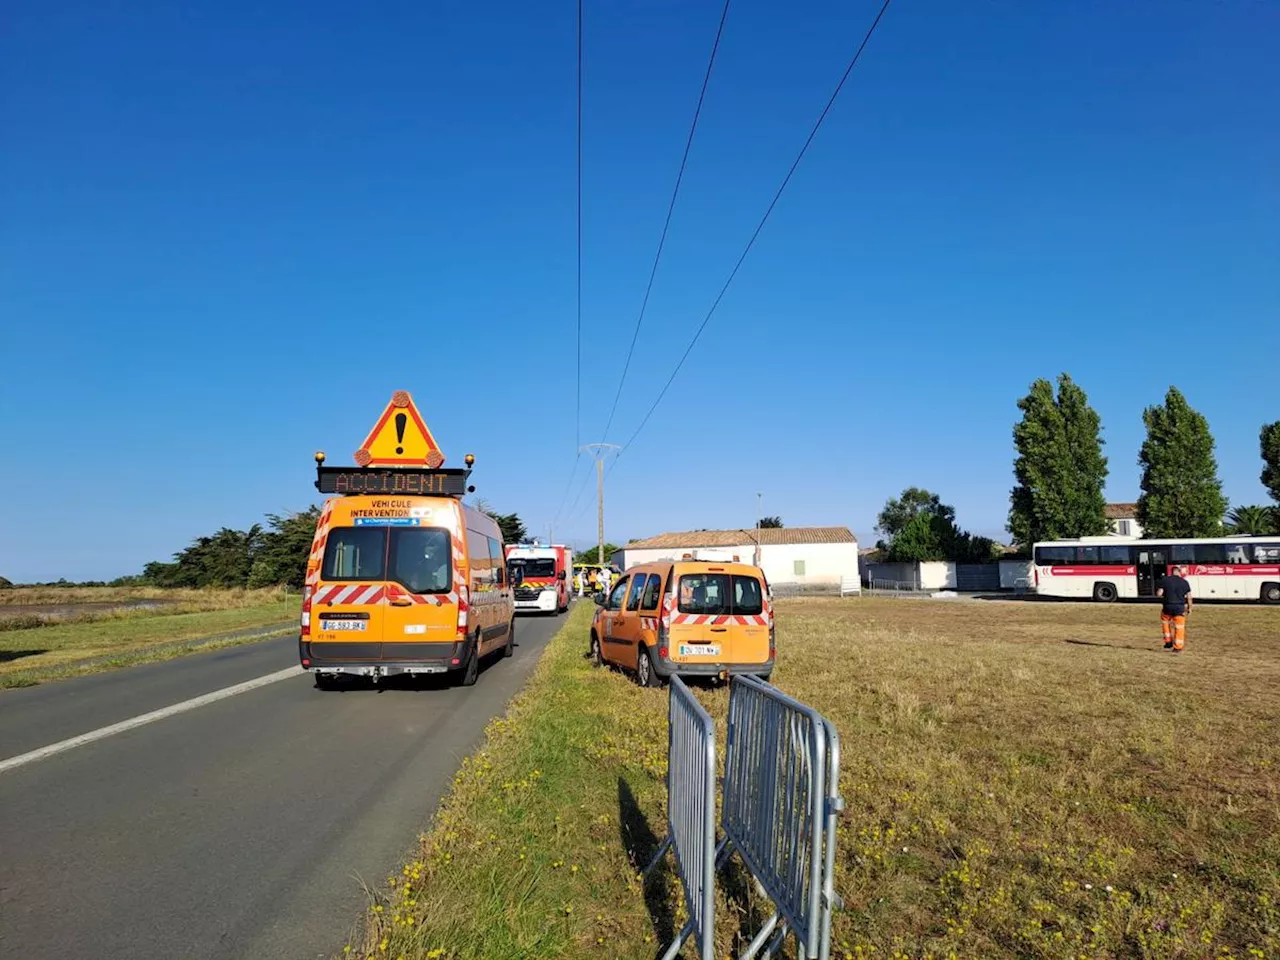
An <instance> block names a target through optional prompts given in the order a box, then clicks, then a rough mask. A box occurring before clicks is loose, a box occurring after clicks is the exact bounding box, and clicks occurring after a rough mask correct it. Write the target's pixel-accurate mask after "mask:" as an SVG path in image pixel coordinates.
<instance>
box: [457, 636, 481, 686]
mask: <svg viewBox="0 0 1280 960" xmlns="http://www.w3.org/2000/svg"><path fill="white" fill-rule="evenodd" d="M479 679H480V642H479V641H478V640H477V641H476V642H475V643H473V644H472V645H471V656H470V657H468V658H467V665H466V667H464V668H463V670H462V679H461V680H459V681H458V683H459V684H461V685H462V686H464V687H474V686H475V685H476V681H477V680H479Z"/></svg>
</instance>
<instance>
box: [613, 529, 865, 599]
mask: <svg viewBox="0 0 1280 960" xmlns="http://www.w3.org/2000/svg"><path fill="white" fill-rule="evenodd" d="M685 558H688V559H695V560H697V559H709V560H726V561H727V560H733V559H735V558H736V559H737V560H739V561H741V562H742V563H754V564H756V565H757V566H759V567H760V568H761V569H762V570H764V574H765V576H766V577H767V578H768V580H769V583H770V584H771V585H773V586H779V585H786V586H795V587H799V588H801V589H806V590H829V591H831V592H833V593H834V592H837V591H841V590H842V588H843V592H846V593H849V592H857V590H858V589H859V587H858V583H859V580H858V540H857V538H856V537H854V535H853V533H852V531H850V530H849V528H848V527H765V528H763V529H756V528H754V527H752V528H747V529H739V530H690V531H687V532H683V533H662V534H658V535H657V536H656V537H649V538H647V539H644V540H633V541H631V542H630V543H628V544H627V545H626V546H624V547H622V548H620V549H619V550H618V551H617V552H615V553H614V554H613V562H614V563H615V564H616V565H617V566H618V567H620V568H621V569H623V570H626V569H627V568H628V567H634V566H635V565H636V564H640V563H649V562H650V561H653V560H681V559H685Z"/></svg>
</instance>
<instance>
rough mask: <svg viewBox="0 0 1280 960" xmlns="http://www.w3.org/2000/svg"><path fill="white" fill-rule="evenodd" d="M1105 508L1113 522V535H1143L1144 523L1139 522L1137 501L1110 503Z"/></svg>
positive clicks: (1138, 536)
mask: <svg viewBox="0 0 1280 960" xmlns="http://www.w3.org/2000/svg"><path fill="white" fill-rule="evenodd" d="M1104 510H1105V512H1106V515H1107V520H1108V521H1109V522H1110V524H1111V534H1112V536H1116V537H1134V538H1139V539H1140V538H1141V537H1142V524H1140V523H1139V522H1138V505H1137V504H1136V503H1108V504H1107V505H1106V507H1105V508H1104Z"/></svg>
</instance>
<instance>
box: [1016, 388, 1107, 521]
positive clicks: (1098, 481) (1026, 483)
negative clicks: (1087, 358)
mask: <svg viewBox="0 0 1280 960" xmlns="http://www.w3.org/2000/svg"><path fill="white" fill-rule="evenodd" d="M1018 409H1019V410H1021V411H1022V419H1021V420H1020V421H1019V422H1018V423H1017V424H1016V425H1015V426H1014V428H1013V445H1014V447H1015V448H1016V449H1017V451H1018V456H1017V459H1015V460H1014V462H1013V475H1014V479H1015V480H1016V481H1017V485H1016V486H1015V487H1014V488H1013V491H1012V492H1011V493H1010V494H1009V532H1010V533H1011V534H1013V539H1014V541H1015V542H1016V543H1019V544H1022V545H1024V546H1026V545H1029V544H1032V543H1034V542H1035V541H1037V540H1060V539H1064V538H1068V537H1089V536H1099V535H1101V534H1104V533H1106V532H1107V529H1108V522H1107V516H1106V499H1105V498H1104V497H1103V495H1102V488H1103V485H1104V484H1105V483H1106V481H1107V458H1106V457H1104V456H1103V455H1102V444H1103V440H1102V420H1101V418H1100V417H1099V416H1098V413H1097V411H1096V410H1094V409H1093V408H1092V407H1091V406H1089V398H1088V397H1087V396H1086V395H1085V392H1084V391H1083V390H1082V389H1080V387H1079V386H1078V385H1077V384H1076V383H1075V381H1073V380H1072V379H1071V377H1070V375H1069V374H1066V373H1064V374H1062V375H1061V376H1059V377H1058V389H1057V393H1056V395H1055V393H1054V389H1053V384H1051V383H1050V382H1049V381H1048V380H1037V381H1035V382H1034V383H1033V384H1031V389H1030V391H1029V392H1028V393H1027V395H1026V396H1025V397H1023V398H1022V399H1021V400H1019V401H1018Z"/></svg>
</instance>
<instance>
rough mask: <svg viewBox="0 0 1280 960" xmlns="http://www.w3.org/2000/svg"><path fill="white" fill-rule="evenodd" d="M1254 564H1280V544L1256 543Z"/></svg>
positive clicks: (1254, 546)
mask: <svg viewBox="0 0 1280 960" xmlns="http://www.w3.org/2000/svg"><path fill="white" fill-rule="evenodd" d="M1253 562H1254V563H1280V543H1255V544H1254V545H1253Z"/></svg>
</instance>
